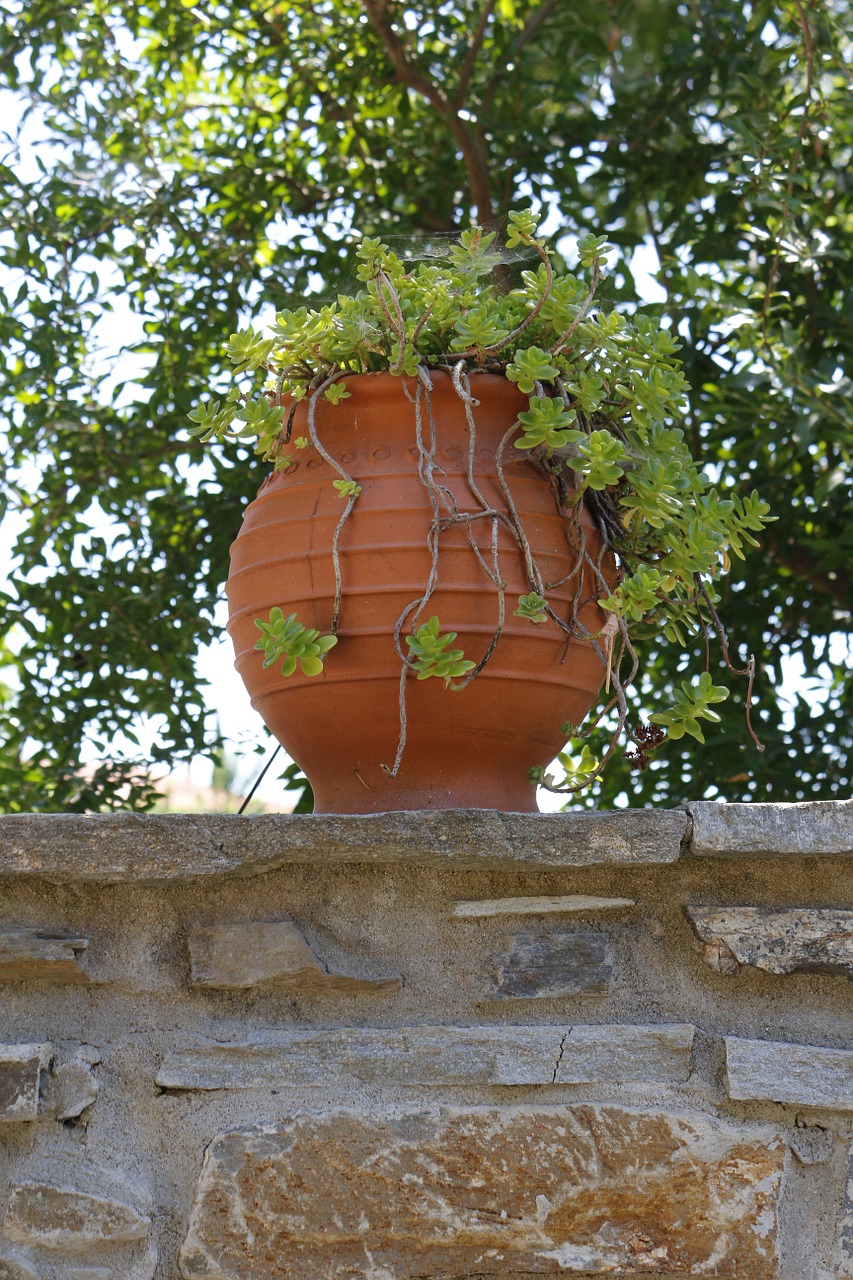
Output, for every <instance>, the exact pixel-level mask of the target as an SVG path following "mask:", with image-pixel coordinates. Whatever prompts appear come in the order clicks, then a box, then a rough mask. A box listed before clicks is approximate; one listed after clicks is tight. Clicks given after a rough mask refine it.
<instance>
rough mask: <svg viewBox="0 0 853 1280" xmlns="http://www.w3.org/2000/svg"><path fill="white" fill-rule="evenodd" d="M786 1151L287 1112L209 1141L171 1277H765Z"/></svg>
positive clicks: (686, 1132)
mask: <svg viewBox="0 0 853 1280" xmlns="http://www.w3.org/2000/svg"><path fill="white" fill-rule="evenodd" d="M782 1156H783V1147H782V1144H781V1142H779V1141H778V1140H774V1139H773V1138H770V1139H769V1140H768V1139H767V1138H766V1137H765V1138H759V1137H756V1136H755V1135H751V1134H745V1133H742V1132H739V1131H737V1130H736V1129H732V1128H728V1127H724V1126H721V1125H718V1124H715V1123H713V1122H710V1121H708V1120H706V1119H704V1118H702V1117H698V1116H690V1117H682V1116H672V1115H665V1114H659V1113H653V1112H650V1113H642V1112H641V1113H634V1112H630V1111H626V1110H623V1109H621V1108H618V1107H593V1106H580V1107H572V1108H560V1109H554V1110H533V1109H527V1110H524V1111H521V1112H515V1111H511V1110H503V1111H497V1110H489V1111H455V1112H445V1113H442V1114H431V1113H420V1114H411V1115H405V1116H401V1117H394V1118H384V1117H382V1118H375V1119H374V1118H370V1117H366V1116H357V1115H354V1114H352V1113H346V1112H341V1113H338V1114H334V1113H333V1114H331V1115H329V1114H327V1115H325V1116H321V1117H318V1116H305V1117H297V1118H296V1119H294V1120H293V1121H292V1122H291V1123H290V1124H286V1125H280V1126H275V1125H269V1126H263V1127H258V1128H255V1129H249V1130H246V1131H242V1132H241V1131H237V1132H232V1133H228V1134H224V1135H222V1136H221V1137H219V1138H218V1139H217V1140H216V1141H215V1142H214V1143H213V1145H212V1146H211V1147H210V1149H209V1150H208V1152H207V1155H206V1157H205V1163H204V1169H203V1172H202V1175H201V1179H200V1181H199V1186H198V1190H197V1192H196V1198H195V1203H194V1205H193V1209H192V1214H191V1217H190V1223H189V1230H188V1233H187V1237H186V1240H185V1242H184V1245H183V1248H182V1251H181V1272H182V1275H183V1276H184V1277H185V1280H202V1278H203V1280H238V1278H239V1280H246V1278H247V1277H252V1280H279V1278H281V1280H284V1278H285V1277H286V1278H287V1280H344V1277H346V1280H350V1278H351V1277H356V1276H358V1277H365V1278H367V1277H371V1278H373V1280H380V1278H386V1277H387V1278H388V1280H390V1277H394V1280H406V1278H407V1277H412V1278H413V1277H418V1278H419V1280H421V1278H424V1277H436V1278H438V1277H441V1280H451V1278H453V1277H460V1278H461V1277H470V1276H471V1275H489V1276H518V1275H519V1274H520V1273H529V1274H531V1275H539V1274H553V1273H554V1272H555V1271H558V1272H563V1273H570V1274H571V1273H573V1274H586V1273H588V1272H590V1271H594V1272H596V1273H605V1274H618V1275H622V1276H639V1275H650V1274H651V1275H654V1274H658V1275H661V1274H666V1275H668V1276H713V1277H717V1278H720V1277H726V1278H727V1280H773V1278H774V1277H775V1273H776V1204H777V1196H778V1190H779V1182H780V1175H781V1170H782Z"/></svg>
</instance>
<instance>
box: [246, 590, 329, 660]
mask: <svg viewBox="0 0 853 1280" xmlns="http://www.w3.org/2000/svg"><path fill="white" fill-rule="evenodd" d="M255 626H256V627H257V628H258V630H259V631H260V633H261V635H260V638H259V639H258V640H256V641H255V648H256V649H260V650H261V652H262V653H263V654H264V663H263V665H264V667H271V666H273V665H274V664H275V663H276V662H279V661H280V662H281V674H282V675H283V676H292V675H293V674H294V672H295V671H296V667H297V664H298V665H299V668H300V670H301V672H302V674H303V675H304V676H319V675H321V674H322V671H323V659H324V658H325V656H326V654H327V653H328V652H329V650H330V649H333V648H334V647H335V645H336V644H337V643H338V637H337V636H331V635H326V636H322V635H320V632H319V631H317V630H316V629H315V628H314V627H306V626H304V625H303V624H302V623H301V622H300V621H299V619H298V618H297V616H296V614H295V613H291V614H290V615H289V617H287V618H285V616H284V613H283V612H282V610H281V609H279V608H278V606H275V607H274V608H272V609H270V615H269V621H268V622H263V621H262V620H261V619H260V618H255Z"/></svg>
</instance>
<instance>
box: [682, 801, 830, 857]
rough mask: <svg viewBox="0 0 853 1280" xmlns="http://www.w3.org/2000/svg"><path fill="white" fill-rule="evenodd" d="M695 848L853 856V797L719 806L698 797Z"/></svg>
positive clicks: (720, 852)
mask: <svg viewBox="0 0 853 1280" xmlns="http://www.w3.org/2000/svg"><path fill="white" fill-rule="evenodd" d="M686 807H687V809H688V811H689V813H690V816H691V818H692V819H693V833H692V836H691V839H690V848H691V852H693V853H698V854H710V855H712V856H715V857H725V856H726V855H729V854H734V855H738V856H744V855H749V856H751V857H775V856H778V855H779V854H794V855H798V856H800V857H803V858H812V857H815V855H817V854H820V855H821V856H826V855H832V854H847V855H849V854H853V800H811V801H808V802H806V803H803V804H715V803H713V802H711V801H704V800H700V801H696V802H694V803H693V804H688V805H687V806H686Z"/></svg>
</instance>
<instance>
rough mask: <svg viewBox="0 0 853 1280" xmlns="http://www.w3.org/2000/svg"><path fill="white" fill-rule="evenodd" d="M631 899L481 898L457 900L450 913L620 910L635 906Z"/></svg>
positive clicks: (574, 896)
mask: <svg viewBox="0 0 853 1280" xmlns="http://www.w3.org/2000/svg"><path fill="white" fill-rule="evenodd" d="M636 905H637V904H636V902H635V901H634V899H633V898H596V897H593V896H592V895H591V894H588V893H568V894H563V895H562V896H561V897H555V898H483V899H482V900H480V901H474V902H456V903H454V906H453V914H454V915H455V916H459V917H461V918H462V919H469V920H482V919H485V918H487V917H489V916H544V915H569V914H571V913H573V912H591V911H620V910H624V909H625V908H626V907H635V906H636Z"/></svg>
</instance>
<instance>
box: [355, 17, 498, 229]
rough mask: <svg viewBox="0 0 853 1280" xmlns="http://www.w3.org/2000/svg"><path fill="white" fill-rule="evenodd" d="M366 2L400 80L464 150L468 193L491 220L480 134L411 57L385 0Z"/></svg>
mask: <svg viewBox="0 0 853 1280" xmlns="http://www.w3.org/2000/svg"><path fill="white" fill-rule="evenodd" d="M363 3H364V11H365V13H366V14H367V17H368V19H369V20H370V25H371V26H372V27H373V29H374V31H375V32H376V34H377V35H378V36H379V39H380V40H381V42H382V47H383V49H384V50H385V54H386V56H387V57H388V60H389V61H390V63H391V65H392V67H393V68H394V72H395V74H396V77H397V80H398V81H399V83H400V84H402V85H404V86H405V87H406V88H408V89H413V90H414V91H415V93H419V94H420V95H421V97H422V98H425V99H426V101H427V102H428V103H429V104H430V106H432V107H433V108H434V110H435V112H436V114H437V115H438V116H439V117H440V119H442V120H443V121H444V122H445V124H446V125H447V127H448V129H449V130H450V132H451V134H452V135H453V140H454V141H455V143H456V145H457V146H458V148H459V150H460V151H461V153H462V159H463V162H464V164H465V171H466V173H467V175H468V192H469V195H470V197H471V201H472V203H473V205H474V207H475V209H476V211H477V218H478V220H479V221H480V222H481V223H487V222H491V221H492V219H493V217H494V206H493V204H492V187H491V177H490V174H489V164H488V157H487V155H486V153H485V152H484V150H483V148H482V146H481V145H480V143H479V141H478V139H477V136H476V134H475V133H474V131H473V130H472V129H471V128H469V125H468V122H467V121H465V120H463V119H462V117H461V116H460V114H459V110H458V109H457V108H456V107H455V106H454V105H453V103H452V102H451V101H450V100H449V98H448V97H447V96H446V94H444V93H443V92H442V90H441V89H439V87H438V86H437V85H436V84H434V83H433V82H432V80H430V78H429V77H428V76H427V75H426V74H425V73H424V71H423V70H422V68H421V67H419V66H418V64H417V63H416V62H415V61H414V60H413V59H412V58H411V57H410V56H409V52H408V50H407V49H406V46H405V44H404V43H403V41H402V40H401V39H400V37H399V35H398V34H397V32H396V31H395V30H394V26H393V24H392V22H391V19H390V18H389V16H388V13H387V5H386V2H385V0H363Z"/></svg>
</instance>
